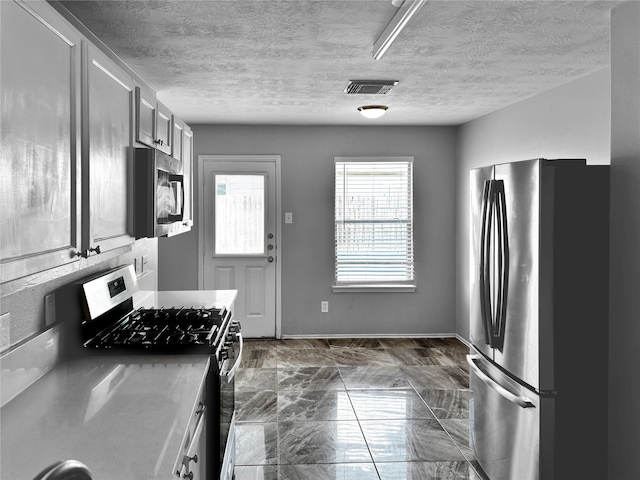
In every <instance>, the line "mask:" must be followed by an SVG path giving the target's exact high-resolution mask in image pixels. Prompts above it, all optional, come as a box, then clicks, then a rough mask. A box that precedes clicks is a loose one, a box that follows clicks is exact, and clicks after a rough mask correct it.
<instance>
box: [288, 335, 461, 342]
mask: <svg viewBox="0 0 640 480" xmlns="http://www.w3.org/2000/svg"><path fill="white" fill-rule="evenodd" d="M322 338H460V337H458V335H457V334H455V333H403V334H389V333H380V334H373V335H359V334H358V335H356V334H315V335H313V334H312V335H307V334H305V335H282V337H281V339H282V340H294V339H300V340H301V339H306V340H309V339H322ZM461 340H462V339H461ZM464 343H467V342H466V341H465V342H464Z"/></svg>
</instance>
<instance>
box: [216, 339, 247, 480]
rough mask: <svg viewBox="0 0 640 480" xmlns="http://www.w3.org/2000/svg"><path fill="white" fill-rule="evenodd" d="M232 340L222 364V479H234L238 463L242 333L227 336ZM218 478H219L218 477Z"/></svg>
mask: <svg viewBox="0 0 640 480" xmlns="http://www.w3.org/2000/svg"><path fill="white" fill-rule="evenodd" d="M227 338H228V340H229V341H231V342H232V344H231V347H232V348H229V350H228V351H229V358H228V359H227V360H225V361H224V362H223V363H222V365H221V370H220V374H219V379H220V383H219V386H220V394H219V401H220V405H219V406H220V408H219V417H218V418H219V435H218V439H219V444H218V447H219V452H218V455H219V461H220V464H219V465H220V476H219V478H220V480H232V479H233V470H234V467H235V464H236V459H235V454H236V448H235V445H236V435H235V424H236V414H235V410H236V405H235V375H236V372H237V371H238V368H239V367H240V362H241V361H242V348H243V340H242V334H241V333H239V332H238V333H235V334H231V335H230V336H229V337H227ZM216 480H217V478H216Z"/></svg>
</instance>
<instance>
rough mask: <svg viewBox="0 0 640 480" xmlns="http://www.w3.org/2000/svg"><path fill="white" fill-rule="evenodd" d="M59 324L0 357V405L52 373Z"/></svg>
mask: <svg viewBox="0 0 640 480" xmlns="http://www.w3.org/2000/svg"><path fill="white" fill-rule="evenodd" d="M61 330H62V324H58V325H56V326H55V327H53V328H50V329H49V330H47V331H45V332H43V333H42V334H40V335H38V336H36V337H35V338H32V339H31V340H29V341H27V342H25V343H23V344H22V345H20V346H19V347H18V348H15V349H13V350H11V351H10V352H8V353H7V354H5V355H3V356H2V358H0V384H2V389H1V390H0V406H4V405H5V404H6V403H7V402H9V401H10V400H11V399H13V398H15V397H16V396H17V395H18V394H20V392H22V391H23V390H24V389H25V388H27V387H28V386H29V385H31V384H32V383H33V382H35V381H36V380H38V379H39V378H40V377H42V376H43V375H44V374H45V373H47V372H48V371H49V370H51V369H52V368H53V367H54V366H55V364H56V363H58V360H59V357H60V332H61Z"/></svg>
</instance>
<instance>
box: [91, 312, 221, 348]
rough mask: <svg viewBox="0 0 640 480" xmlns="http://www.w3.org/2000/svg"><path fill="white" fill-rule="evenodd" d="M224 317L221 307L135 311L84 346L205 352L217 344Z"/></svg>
mask: <svg viewBox="0 0 640 480" xmlns="http://www.w3.org/2000/svg"><path fill="white" fill-rule="evenodd" d="M228 316H229V311H228V310H226V309H225V308H220V309H218V308H196V307H190V308H185V307H181V308H177V307H172V308H160V309H153V308H139V309H137V310H134V311H133V312H131V313H129V314H126V315H125V316H124V317H123V318H122V319H120V320H119V321H117V322H116V323H115V324H113V325H111V326H108V327H107V328H105V329H104V330H102V331H100V332H98V333H97V334H96V335H94V336H92V337H91V338H89V339H88V340H87V341H86V342H85V343H84V346H85V347H94V348H118V347H126V346H129V347H134V346H135V347H139V348H143V349H147V350H154V351H159V350H163V349H166V350H172V349H176V348H181V349H183V348H185V347H199V348H200V349H203V350H208V349H210V348H211V347H215V346H216V345H217V344H218V343H219V342H220V337H221V336H222V332H223V327H225V326H226V325H225V323H226V320H228V318H227V317H228Z"/></svg>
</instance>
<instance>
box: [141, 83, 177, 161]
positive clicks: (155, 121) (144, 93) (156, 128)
mask: <svg viewBox="0 0 640 480" xmlns="http://www.w3.org/2000/svg"><path fill="white" fill-rule="evenodd" d="M135 92H136V95H135V97H136V141H137V142H139V143H143V144H145V145H147V146H149V147H152V148H157V149H158V150H160V151H161V152H164V153H166V154H168V155H171V154H172V139H173V115H171V111H170V110H169V109H168V108H167V107H165V106H164V105H163V104H162V103H160V102H158V101H157V100H156V96H155V94H154V93H152V92H151V91H149V90H147V89H145V88H143V87H139V86H138V87H135Z"/></svg>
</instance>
